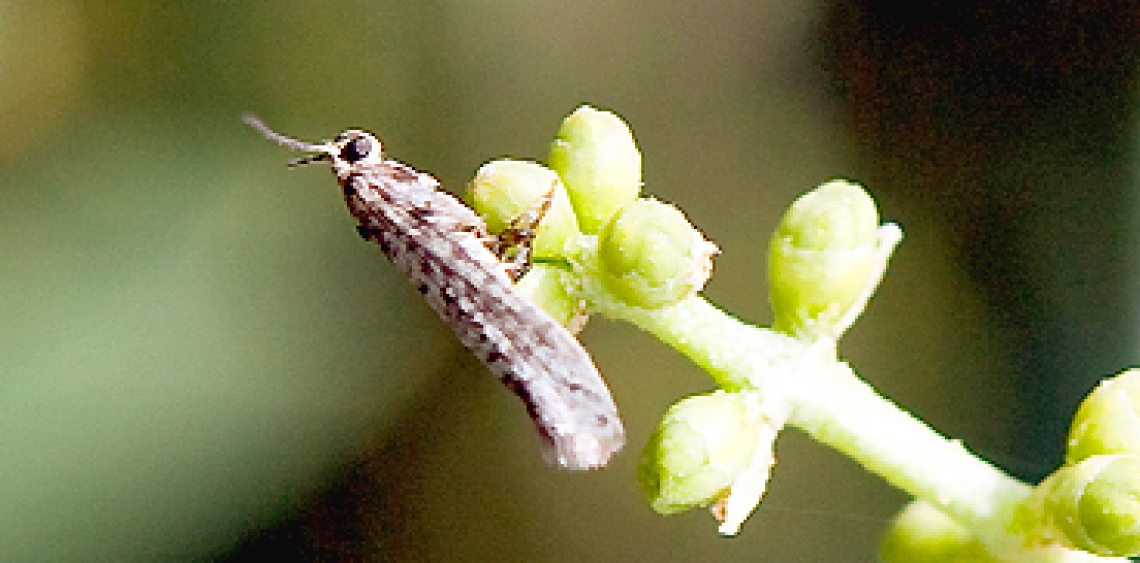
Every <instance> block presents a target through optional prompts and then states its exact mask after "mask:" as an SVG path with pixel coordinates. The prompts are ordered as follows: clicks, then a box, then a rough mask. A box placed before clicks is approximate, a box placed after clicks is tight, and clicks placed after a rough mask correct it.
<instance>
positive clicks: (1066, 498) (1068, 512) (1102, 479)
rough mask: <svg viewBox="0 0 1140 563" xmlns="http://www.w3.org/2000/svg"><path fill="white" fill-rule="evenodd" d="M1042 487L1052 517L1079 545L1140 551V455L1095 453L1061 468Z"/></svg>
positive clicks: (1104, 551)
mask: <svg viewBox="0 0 1140 563" xmlns="http://www.w3.org/2000/svg"><path fill="white" fill-rule="evenodd" d="M1043 486H1047V487H1049V489H1048V492H1047V495H1048V496H1046V510H1047V511H1048V513H1049V516H1050V517H1051V519H1052V520H1053V522H1055V523H1056V524H1057V526H1058V527H1059V528H1060V529H1061V531H1062V532H1063V533H1064V534H1065V537H1066V538H1068V539H1069V541H1070V542H1072V544H1073V546H1074V547H1076V548H1078V549H1081V550H1084V551H1088V552H1090V553H1095V554H1097V555H1106V556H1114V557H1122V556H1123V557H1130V556H1135V555H1140V457H1137V456H1131V455H1103V456H1093V457H1090V458H1088V459H1086V460H1084V461H1082V462H1081V463H1079V464H1077V465H1072V466H1065V467H1062V468H1061V469H1059V470H1058V471H1057V472H1056V473H1055V474H1054V475H1052V476H1050V477H1049V479H1048V480H1046V482H1045V483H1044V484H1043Z"/></svg>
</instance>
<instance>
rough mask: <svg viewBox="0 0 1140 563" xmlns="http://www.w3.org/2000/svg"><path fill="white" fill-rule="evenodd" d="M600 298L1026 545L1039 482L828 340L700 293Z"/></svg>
mask: <svg viewBox="0 0 1140 563" xmlns="http://www.w3.org/2000/svg"><path fill="white" fill-rule="evenodd" d="M599 301H600V302H599V303H595V304H596V305H597V306H596V307H594V309H595V310H597V311H598V312H600V313H602V314H604V315H606V316H609V317H613V318H620V319H623V320H626V321H629V322H631V323H633V324H634V325H636V326H638V327H640V328H642V329H643V330H646V331H648V332H650V333H652V334H654V335H656V336H657V337H658V338H659V339H660V340H662V341H663V342H665V343H666V344H668V345H669V346H672V347H673V348H675V349H676V350H678V351H679V352H681V353H682V354H684V355H685V356H686V357H688V358H689V359H690V360H692V361H693V362H694V363H696V364H697V365H698V366H700V367H701V368H702V369H704V370H705V371H707V372H708V373H709V374H710V375H711V376H712V377H713V379H714V380H715V381H716V382H717V383H718V384H719V385H720V386H721V387H722V388H725V389H727V390H739V389H755V390H757V391H760V392H762V393H764V394H766V395H769V396H770V395H771V394H779V395H781V396H783V397H784V398H785V399H786V400H787V401H788V402H789V403H790V404H791V405H792V415H791V418H790V419H789V422H790V423H791V424H793V425H795V426H797V427H798V428H800V429H801V430H803V431H804V432H806V433H807V434H809V435H810V436H812V437H813V438H814V439H816V440H817V441H819V442H822V443H824V444H827V445H829V446H831V447H833V448H835V449H837V450H839V451H841V452H843V453H844V454H846V455H847V456H849V457H851V458H852V459H854V460H856V461H857V462H859V463H860V464H861V465H863V466H864V467H865V468H866V469H867V470H868V471H871V472H872V473H875V474H878V475H880V476H882V477H883V478H884V479H886V480H887V481H888V482H889V483H891V484H892V485H894V486H896V487H898V488H899V489H901V490H903V491H906V492H908V493H909V494H911V495H913V496H914V497H916V498H920V499H923V500H925V501H927V502H928V503H930V504H931V505H933V506H935V507H937V508H938V509H940V510H942V511H943V512H945V513H946V514H948V515H950V516H951V517H953V518H954V519H955V520H956V521H958V522H959V523H961V524H962V525H964V526H966V527H967V528H969V529H970V530H971V531H972V532H973V533H975V534H976V535H977V536H978V538H979V539H980V540H981V541H982V542H983V543H984V544H986V545H987V546H989V547H990V549H992V550H994V551H995V553H1000V552H1003V551H1006V550H1014V551H1016V550H1017V549H1018V548H1019V546H1023V545H1025V538H1024V536H1022V535H1019V534H1018V533H1017V532H1018V531H1017V530H1015V529H1013V527H1014V525H1013V524H1011V523H1014V522H1017V519H1015V518H1014V516H1015V514H1016V512H1017V510H1018V507H1019V506H1022V504H1023V502H1024V501H1025V500H1026V499H1028V497H1029V493H1030V487H1029V486H1028V485H1026V484H1024V483H1021V482H1019V481H1017V480H1016V479H1014V478H1012V477H1010V476H1008V475H1006V474H1005V473H1003V472H1002V471H1001V470H999V469H998V468H996V467H994V466H993V465H990V464H989V463H987V462H985V461H984V460H982V459H979V458H978V457H975V456H974V455H972V454H971V453H970V452H969V451H968V450H966V448H965V447H963V446H962V444H961V443H960V442H959V441H957V440H950V439H947V438H946V437H944V436H941V435H939V434H938V433H937V432H935V431H934V430H933V429H931V428H930V427H929V426H927V425H926V424H924V423H923V422H922V421H920V420H918V419H916V418H915V417H913V416H912V415H910V414H909V413H907V412H906V411H904V410H902V409H900V408H899V407H898V406H897V405H895V404H894V403H892V402H890V401H889V400H887V399H885V398H884V397H882V396H881V395H879V394H878V393H877V392H875V390H874V389H873V388H872V387H871V386H870V385H868V384H867V383H865V382H864V381H863V380H861V379H860V378H859V377H858V376H857V375H856V374H855V373H854V371H852V370H851V368H850V366H848V365H847V364H846V363H843V362H840V361H838V360H836V359H834V353H833V352H831V351H830V350H829V349H828V347H826V346H821V345H819V344H812V343H808V342H803V341H799V340H796V339H794V338H791V337H788V336H785V335H783V334H781V333H777V332H774V331H771V330H767V329H762V328H758V327H754V326H751V325H748V324H746V323H744V322H742V321H740V320H738V319H736V318H733V317H732V316H731V315H729V314H727V313H725V312H724V311H722V310H720V309H718V308H716V307H715V306H713V305H712V304H710V303H708V302H707V301H706V300H705V299H703V298H702V297H700V296H692V297H689V298H686V299H685V300H683V301H681V302H679V303H677V304H676V305H672V306H668V307H663V308H660V309H653V310H649V309H638V308H633V307H628V306H623V305H620V304H613V303H609V304H607V303H606V300H605V299H600V300H599ZM1023 531H1024V530H1023Z"/></svg>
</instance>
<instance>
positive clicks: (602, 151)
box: [548, 106, 641, 234]
mask: <svg viewBox="0 0 1140 563" xmlns="http://www.w3.org/2000/svg"><path fill="white" fill-rule="evenodd" d="M548 163H549V165H550V167H551V168H553V169H554V170H555V171H557V172H558V174H559V175H561V176H562V181H563V182H565V183H566V189H567V191H568V192H569V194H570V203H572V204H573V206H574V211H575V212H577V214H578V222H579V227H580V228H581V229H582V232H584V233H588V234H594V233H597V232H598V230H600V229H601V227H602V225H603V224H604V223H605V222H606V219H608V218H609V217H610V215H613V213H614V212H616V211H617V210H618V209H619V208H620V207H621V206H622V205H625V204H626V203H629V202H630V201H633V200H634V199H636V198H637V195H638V193H639V192H640V191H641V153H640V152H639V151H638V150H637V143H636V142H635V141H634V139H633V133H632V132H631V131H630V130H629V126H628V125H626V123H625V122H624V121H622V119H621V118H620V117H618V116H617V115H614V114H613V113H610V112H607V111H601V110H597V109H594V108H592V107H590V106H581V107H579V108H578V109H577V110H574V113H572V114H570V115H569V116H568V117H566V119H564V120H563V121H562V127H561V128H559V130H558V137H557V138H556V139H555V140H554V143H553V145H552V146H551V147H550V159H549V161H548Z"/></svg>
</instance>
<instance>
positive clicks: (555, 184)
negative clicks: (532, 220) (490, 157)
mask: <svg viewBox="0 0 1140 563" xmlns="http://www.w3.org/2000/svg"><path fill="white" fill-rule="evenodd" d="M552 190H553V199H552V200H551V203H550V207H549V208H548V209H547V210H546V213H545V214H544V215H543V216H542V222H541V223H540V224H539V227H538V232H537V235H536V237H535V239H534V247H533V253H532V256H533V257H534V258H535V259H544V258H545V259H557V258H560V257H562V255H563V248H564V246H565V244H566V242H567V240H569V239H570V238H571V237H573V236H575V235H577V234H578V225H577V219H576V218H575V217H574V211H573V209H572V208H571V207H570V200H569V199H568V198H567V196H566V189H565V188H564V187H563V186H562V181H561V179H560V178H559V177H558V174H557V173H555V172H554V171H553V170H551V169H549V168H547V167H545V166H543V165H541V164H538V163H537V162H529V161H525V160H506V159H504V160H495V161H492V162H488V163H487V164H484V165H483V166H482V167H481V168H479V171H478V172H476V173H475V178H473V179H472V180H471V182H470V183H468V184H467V191H466V193H464V194H463V200H464V201H466V202H467V204H468V205H470V206H471V207H472V208H473V209H475V212H476V213H478V214H479V215H480V216H482V217H483V220H484V221H486V222H487V230H488V231H490V232H491V233H492V234H498V233H501V232H502V231H503V230H505V229H507V228H508V227H510V226H512V222H513V221H515V220H516V219H517V218H518V217H520V216H522V215H524V214H526V213H527V212H530V211H533V210H535V209H536V206H537V205H539V204H540V202H541V201H542V199H543V198H544V197H546V196H547V195H548V194H550V193H551V191H552Z"/></svg>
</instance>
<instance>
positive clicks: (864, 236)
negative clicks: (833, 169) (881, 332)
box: [768, 180, 886, 337]
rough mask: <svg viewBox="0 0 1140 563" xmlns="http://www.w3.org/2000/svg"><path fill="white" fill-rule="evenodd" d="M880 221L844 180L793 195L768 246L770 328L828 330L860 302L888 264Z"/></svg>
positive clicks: (801, 332)
mask: <svg viewBox="0 0 1140 563" xmlns="http://www.w3.org/2000/svg"><path fill="white" fill-rule="evenodd" d="M878 225H879V216H878V211H877V210H876V209H875V203H874V201H872V200H871V196H869V195H868V194H867V192H866V191H864V190H863V189H862V188H861V187H859V186H857V185H855V184H852V183H849V182H845V181H842V180H837V181H833V182H829V183H827V184H824V185H823V186H820V187H819V188H817V189H815V190H813V191H811V192H808V193H807V194H805V195H803V196H801V197H800V198H799V199H798V200H796V201H795V203H793V204H792V206H791V207H790V208H789V209H788V212H787V213H786V214H785V215H784V219H783V221H781V223H780V226H779V228H777V229H776V232H775V233H774V234H773V236H772V241H771V244H770V245H769V249H768V277H769V301H770V302H771V304H772V310H773V313H774V316H775V323H774V328H776V329H777V330H780V331H782V332H785V333H788V334H791V335H793V336H807V337H818V336H822V335H829V334H832V333H833V332H834V331H835V327H836V326H837V325H839V324H842V323H841V321H844V320H845V319H846V315H847V314H848V311H849V310H851V309H852V307H855V306H859V307H861V306H862V305H863V303H864V302H865V301H864V300H865V299H866V297H867V296H868V293H867V292H868V288H869V287H873V284H875V283H877V282H878V277H877V276H879V275H880V274H881V273H882V269H883V267H884V265H885V264H884V261H885V259H886V258H885V256H886V255H885V254H884V253H883V252H881V251H880V246H879V231H878ZM843 328H846V327H843Z"/></svg>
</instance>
